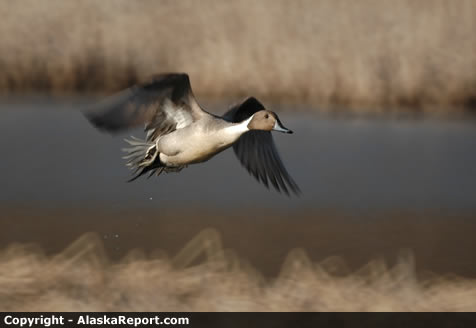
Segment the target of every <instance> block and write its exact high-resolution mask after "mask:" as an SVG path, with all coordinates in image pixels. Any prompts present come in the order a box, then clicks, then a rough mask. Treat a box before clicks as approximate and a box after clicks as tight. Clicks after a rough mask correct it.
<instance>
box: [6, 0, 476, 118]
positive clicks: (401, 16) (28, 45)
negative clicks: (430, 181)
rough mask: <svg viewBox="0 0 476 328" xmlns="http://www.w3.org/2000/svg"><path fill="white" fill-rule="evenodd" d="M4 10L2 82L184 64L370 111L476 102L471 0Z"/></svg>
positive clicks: (230, 80) (239, 90) (111, 4)
mask: <svg viewBox="0 0 476 328" xmlns="http://www.w3.org/2000/svg"><path fill="white" fill-rule="evenodd" d="M0 12H1V13H2V22H1V23H0V24H1V28H0V49H1V50H0V51H1V56H0V91H1V92H2V93H4V94H8V93H11V92H25V91H33V92H43V91H48V92H57V93H62V92H78V91H81V92H104V91H105V92H111V91H114V90H117V89H120V88H123V87H125V86H127V85H129V84H131V83H133V82H135V81H137V80H140V79H142V78H145V77H146V76H148V75H150V74H153V73H157V72H163V71H186V72H188V73H190V75H191V77H192V83H193V85H194V88H195V91H196V93H197V94H198V95H200V96H202V97H209V98H224V97H242V96H244V95H249V94H252V95H255V96H258V97H263V98H265V99H267V100H269V101H274V102H288V103H299V104H308V105H313V106H314V107H321V110H322V108H330V109H336V108H339V107H340V108H341V109H342V107H352V108H354V109H355V108H359V110H364V108H368V110H370V109H372V110H373V111H388V110H390V109H389V108H390V107H393V108H396V107H409V108H412V109H414V110H417V111H428V112H434V111H443V112H454V111H457V109H456V108H459V109H461V108H472V109H474V108H475V103H476V56H475V55H474V54H475V53H476V38H475V37H474V31H475V26H474V22H475V20H476V19H475V18H476V17H475V16H474V15H475V13H476V2H475V1H473V0H460V1H450V0H421V1H411V0H402V1H379V0H363V1H351V0H346V1H344V0H339V1H334V0H321V1H311V0H301V1H285V0H278V1H274V0H273V1H271V0H269V1H252V0H243V1H234V2H223V1H214V0H204V1H190V0H186V1H147V0H142V1H134V2H130V1H127V0H114V1H111V0H109V1H94V0H78V1H63V0H45V1H41V2H39V1H34V0H22V1H8V0H3V1H1V2H0ZM364 111H365V110H364Z"/></svg>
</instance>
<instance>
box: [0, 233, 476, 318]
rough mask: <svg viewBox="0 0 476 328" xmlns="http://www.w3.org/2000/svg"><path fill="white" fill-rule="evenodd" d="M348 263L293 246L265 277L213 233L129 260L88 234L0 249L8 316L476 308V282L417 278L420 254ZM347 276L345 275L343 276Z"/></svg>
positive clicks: (0, 288) (1, 301)
mask: <svg viewBox="0 0 476 328" xmlns="http://www.w3.org/2000/svg"><path fill="white" fill-rule="evenodd" d="M344 267H345V266H344V265H343V264H342V262H341V261H340V260H339V259H336V258H331V259H328V260H326V261H324V262H322V263H319V264H316V263H312V262H311V261H310V260H309V258H308V257H307V256H306V254H305V253H304V252H303V251H302V250H299V249H295V250H292V251H291V252H290V253H289V256H288V257H287V260H286V261H285V263H284V264H283V269H282V271H281V274H280V275H279V277H277V278H276V279H273V280H266V279H264V278H263V277H262V276H261V275H260V274H259V273H258V272H257V271H256V270H254V269H253V268H252V267H251V266H249V265H247V264H246V261H244V260H242V259H239V258H238V256H237V255H236V254H234V253H233V252H232V251H230V250H224V249H223V247H222V244H221V241H220V236H219V235H218V233H217V232H216V231H214V230H210V229H208V230H204V231H202V232H201V233H200V234H199V235H198V236H197V237H196V238H195V239H193V240H192V241H191V242H190V243H189V244H188V245H186V246H185V247H184V248H183V250H182V251H181V252H179V253H178V254H177V255H176V256H175V257H174V258H172V259H170V258H168V257H167V256H166V255H165V254H163V253H160V252H157V253H156V254H155V255H153V256H152V255H151V256H145V255H144V254H142V253H141V252H140V251H133V252H131V253H130V254H129V255H128V256H126V258H124V259H123V260H122V261H121V262H120V263H112V262H110V261H109V260H108V258H107V256H106V255H105V252H104V249H103V245H102V242H101V240H100V238H99V237H98V236H97V235H95V234H86V235H84V236H83V237H81V238H80V239H79V240H77V241H76V242H74V243H73V244H72V245H71V246H70V247H68V248H67V249H66V250H64V251H63V252H62V253H60V254H58V255H56V256H45V255H42V253H41V251H39V250H38V249H37V248H35V247H32V246H27V245H18V244H17V245H12V246H10V247H8V248H7V249H4V250H2V251H1V252H0V308H1V309H2V310H3V311H13V310H14V311H475V310H476V281H475V280H464V279H462V278H455V277H453V278H449V277H447V278H441V277H439V278H438V277H433V278H432V279H431V280H426V281H421V280H418V279H417V278H416V276H415V271H414V263H413V259H412V257H411V256H409V255H406V256H403V257H402V259H401V261H400V262H399V263H397V264H396V265H395V266H394V267H393V268H387V267H386V266H385V264H384V263H383V262H382V261H374V262H372V263H369V264H368V265H367V266H365V267H364V268H362V269H361V270H359V271H357V272H354V273H351V274H349V273H348V274H342V272H344V271H343V270H342V268H344ZM339 272H341V273H340V274H338V273H339Z"/></svg>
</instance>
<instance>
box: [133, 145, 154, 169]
mask: <svg viewBox="0 0 476 328" xmlns="http://www.w3.org/2000/svg"><path fill="white" fill-rule="evenodd" d="M157 154H158V152H157V147H156V145H153V146H150V147H149V148H148V149H147V151H146V152H145V156H144V159H143V160H141V161H140V162H139V164H138V166H149V165H150V164H152V163H153V162H154V161H155V158H156V157H157Z"/></svg>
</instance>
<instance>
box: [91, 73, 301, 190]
mask: <svg viewBox="0 0 476 328" xmlns="http://www.w3.org/2000/svg"><path fill="white" fill-rule="evenodd" d="M263 110H264V107H263V105H262V104H261V103H259V102H258V101H257V100H256V99H255V98H248V99H247V100H245V101H244V102H243V103H241V104H239V105H237V106H234V107H232V108H231V109H230V110H229V111H227V113H226V114H225V115H224V116H222V117H220V116H215V115H213V114H210V113H208V112H206V111H205V110H203V109H202V108H201V107H200V106H199V105H198V103H197V102H196V100H195V97H194V96H193V93H192V91H191V87H190V82H189V78H188V75H186V74H162V75H159V76H156V77H154V78H153V79H151V80H150V81H149V82H146V83H144V84H140V85H136V86H133V87H132V88H130V89H127V90H125V91H123V92H122V93H120V94H118V95H117V96H115V97H112V98H110V99H108V100H106V101H105V102H103V103H100V104H99V105H98V106H96V108H94V109H93V110H92V111H89V112H87V113H86V115H87V117H88V119H89V120H90V121H91V122H92V123H93V124H94V125H95V126H97V127H98V128H100V129H104V130H107V131H109V132H116V131H121V130H123V129H126V128H130V127H133V126H136V125H139V124H145V126H146V128H145V130H146V132H147V137H146V139H145V140H139V139H133V140H126V141H128V142H129V144H131V145H132V147H131V148H127V149H125V151H126V152H127V155H126V156H125V158H126V159H128V160H129V164H128V165H129V166H131V167H132V168H134V169H135V171H136V173H137V174H136V176H135V177H134V178H133V179H131V180H135V179H136V178H138V177H139V176H141V175H143V174H144V173H146V172H150V175H153V174H154V173H155V174H157V175H159V174H160V173H162V172H163V171H165V172H176V171H180V170H181V169H183V168H184V167H186V166H187V165H190V164H195V163H200V162H204V161H207V160H209V159H210V158H212V157H213V156H215V155H216V154H217V153H219V152H221V151H223V150H225V149H227V148H229V147H231V146H233V148H234V151H235V153H236V154H237V156H238V158H239V159H240V161H241V163H242V164H243V165H244V166H245V167H246V168H247V169H248V171H249V172H250V173H252V174H253V176H254V177H255V178H256V179H258V180H259V181H261V182H263V183H264V184H265V185H266V186H268V180H269V181H270V182H271V184H272V185H273V186H274V187H275V188H276V189H277V190H278V191H279V190H283V191H285V192H286V193H288V188H290V189H291V190H292V191H293V192H295V193H298V192H299V188H298V186H297V185H296V183H295V182H294V181H293V180H292V178H291V177H290V176H289V174H288V173H287V171H286V169H285V168H284V166H283V164H282V162H281V160H280V158H279V155H278V153H277V150H276V147H275V145H274V142H273V139H272V136H271V132H270V131H257V130H252V131H251V129H250V126H252V125H253V124H255V125H258V126H259V124H263V125H265V124H266V122H263V121H265V119H264V118H262V119H261V122H260V119H259V118H254V119H253V120H254V121H256V123H250V121H251V120H252V118H253V117H254V116H255V115H254V114H255V113H257V112H259V111H263ZM269 113H270V116H274V117H270V118H269V120H275V125H276V127H275V128H274V129H275V130H278V131H282V132H288V133H289V132H290V131H289V130H287V129H286V128H284V127H283V126H282V124H281V122H280V121H279V119H278V118H277V116H276V115H275V114H274V113H272V112H269ZM265 116H266V118H268V115H267V114H266V115H265ZM269 130H271V128H270V129H269Z"/></svg>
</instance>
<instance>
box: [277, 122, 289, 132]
mask: <svg viewBox="0 0 476 328" xmlns="http://www.w3.org/2000/svg"><path fill="white" fill-rule="evenodd" d="M273 130H274V131H279V132H283V133H293V131H291V130H289V129H288V128H285V127H284V126H283V125H282V124H281V123H279V122H278V121H276V123H274V128H273Z"/></svg>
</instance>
